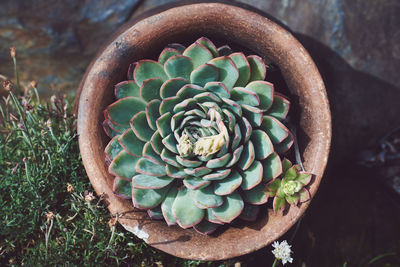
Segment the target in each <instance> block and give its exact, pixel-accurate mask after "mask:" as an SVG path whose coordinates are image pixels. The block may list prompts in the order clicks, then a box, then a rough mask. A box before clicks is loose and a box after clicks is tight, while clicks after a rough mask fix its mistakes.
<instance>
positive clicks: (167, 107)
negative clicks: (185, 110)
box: [160, 96, 182, 114]
mask: <svg viewBox="0 0 400 267" xmlns="http://www.w3.org/2000/svg"><path fill="white" fill-rule="evenodd" d="M181 102H182V99H180V98H179V97H177V96H170V97H166V98H164V99H163V100H162V101H161V104H160V114H165V113H168V112H171V113H178V112H173V110H174V108H175V106H176V105H177V104H179V103H181Z"/></svg>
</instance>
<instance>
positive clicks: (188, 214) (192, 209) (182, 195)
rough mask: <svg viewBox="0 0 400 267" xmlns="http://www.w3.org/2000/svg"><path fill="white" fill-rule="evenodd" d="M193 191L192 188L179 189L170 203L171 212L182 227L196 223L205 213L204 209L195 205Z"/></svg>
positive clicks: (188, 226)
mask: <svg viewBox="0 0 400 267" xmlns="http://www.w3.org/2000/svg"><path fill="white" fill-rule="evenodd" d="M193 192H194V190H190V189H187V188H182V189H180V190H179V191H178V194H177V196H176V198H175V201H174V203H173V204H172V214H173V215H174V217H175V219H176V222H177V223H178V224H179V226H180V227H182V228H184V229H186V228H190V227H192V226H194V225H196V224H198V223H199V222H201V221H202V220H203V218H204V215H205V211H204V210H203V209H200V208H199V207H197V206H196V205H195V203H194V197H193Z"/></svg>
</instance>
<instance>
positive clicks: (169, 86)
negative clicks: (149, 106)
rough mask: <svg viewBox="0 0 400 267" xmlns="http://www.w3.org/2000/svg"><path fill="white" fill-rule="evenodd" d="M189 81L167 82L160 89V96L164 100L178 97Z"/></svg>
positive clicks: (181, 79)
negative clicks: (177, 94)
mask: <svg viewBox="0 0 400 267" xmlns="http://www.w3.org/2000/svg"><path fill="white" fill-rule="evenodd" d="M188 83H189V81H188V80H186V79H184V78H172V79H169V80H168V81H166V82H165V83H164V84H163V85H162V86H161V89H160V96H161V98H162V99H164V98H167V97H171V96H176V93H177V92H178V91H179V90H180V89H181V88H182V87H183V86H184V85H186V84H188Z"/></svg>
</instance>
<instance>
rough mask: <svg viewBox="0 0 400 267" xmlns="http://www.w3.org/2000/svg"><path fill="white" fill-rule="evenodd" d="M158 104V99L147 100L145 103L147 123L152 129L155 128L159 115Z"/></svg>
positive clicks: (159, 102)
mask: <svg viewBox="0 0 400 267" xmlns="http://www.w3.org/2000/svg"><path fill="white" fill-rule="evenodd" d="M160 104H161V101H160V100H158V99H154V100H151V101H150V102H148V103H147V105H146V119H147V123H148V124H149V127H150V128H151V129H152V130H153V131H155V130H157V125H156V120H157V118H158V117H160V111H159V110H160Z"/></svg>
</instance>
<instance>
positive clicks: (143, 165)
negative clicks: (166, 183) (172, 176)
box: [135, 158, 167, 176]
mask: <svg viewBox="0 0 400 267" xmlns="http://www.w3.org/2000/svg"><path fill="white" fill-rule="evenodd" d="M135 169H136V172H137V173H141V174H147V175H150V176H164V175H166V174H167V173H166V170H165V166H164V165H160V164H157V163H154V161H151V160H149V159H146V158H140V159H139V160H138V161H137V163H136V167H135Z"/></svg>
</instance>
